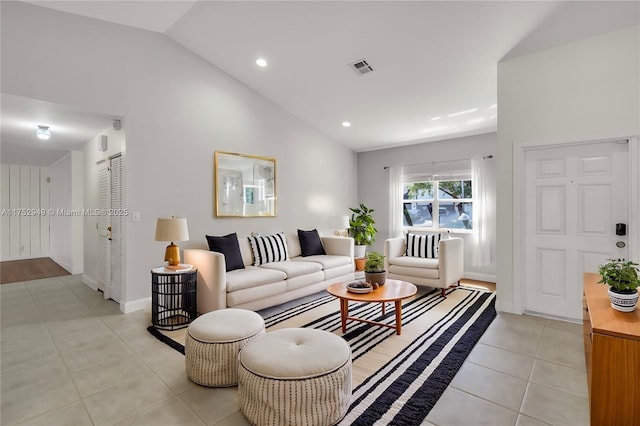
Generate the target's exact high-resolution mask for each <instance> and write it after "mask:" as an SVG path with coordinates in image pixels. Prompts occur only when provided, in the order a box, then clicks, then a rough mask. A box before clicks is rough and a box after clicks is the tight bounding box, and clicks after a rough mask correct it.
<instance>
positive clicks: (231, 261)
mask: <svg viewBox="0 0 640 426" xmlns="http://www.w3.org/2000/svg"><path fill="white" fill-rule="evenodd" d="M206 237H207V243H209V250H211V251H216V252H218V253H222V254H224V263H225V266H226V268H227V272H229V271H233V270H234V269H244V262H243V261H242V253H240V244H238V235H237V234H236V233H235V232H234V233H233V234H229V235H224V236H220V237H218V236H212V235H206Z"/></svg>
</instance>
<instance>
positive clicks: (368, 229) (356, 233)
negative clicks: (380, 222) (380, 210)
mask: <svg viewBox="0 0 640 426" xmlns="http://www.w3.org/2000/svg"><path fill="white" fill-rule="evenodd" d="M349 210H351V220H349V235H350V236H351V237H353V240H354V241H353V242H354V244H355V246H356V248H355V256H354V257H356V258H363V257H364V255H365V251H366V249H367V246H370V245H371V244H373V243H374V241H375V240H376V234H377V233H378V230H377V229H376V228H375V226H374V225H375V223H376V221H375V220H374V219H373V216H372V215H371V213H373V211H374V210H373V209H370V208H368V207H367V206H365V205H364V204H363V203H360V205H359V206H358V207H349Z"/></svg>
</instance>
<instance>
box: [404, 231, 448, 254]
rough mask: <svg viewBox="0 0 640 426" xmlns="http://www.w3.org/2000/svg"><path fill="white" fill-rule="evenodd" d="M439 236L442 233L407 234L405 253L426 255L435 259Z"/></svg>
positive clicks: (440, 236)
mask: <svg viewBox="0 0 640 426" xmlns="http://www.w3.org/2000/svg"><path fill="white" fill-rule="evenodd" d="M441 238H442V234H426V235H416V234H407V236H406V247H407V248H406V251H405V254H406V255H407V256H412V257H426V258H429V259H437V258H438V243H440V239H441Z"/></svg>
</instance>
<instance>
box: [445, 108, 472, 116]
mask: <svg viewBox="0 0 640 426" xmlns="http://www.w3.org/2000/svg"><path fill="white" fill-rule="evenodd" d="M477 110H478V108H471V109H465V110H464V111H458V112H454V113H451V114H448V115H447V117H457V116H458V115H463V114H471V113H472V112H476V111H477Z"/></svg>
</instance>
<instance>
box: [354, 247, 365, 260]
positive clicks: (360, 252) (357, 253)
mask: <svg viewBox="0 0 640 426" xmlns="http://www.w3.org/2000/svg"><path fill="white" fill-rule="evenodd" d="M366 251H367V246H364V245H361V246H353V257H355V258H356V259H357V258H360V257H365V256H366V254H365V253H366Z"/></svg>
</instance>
